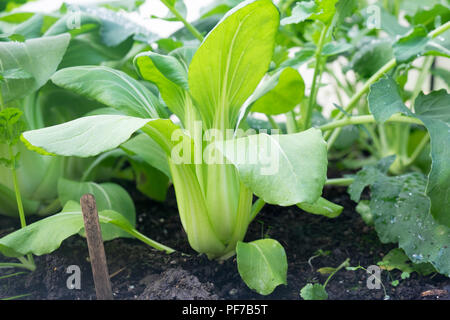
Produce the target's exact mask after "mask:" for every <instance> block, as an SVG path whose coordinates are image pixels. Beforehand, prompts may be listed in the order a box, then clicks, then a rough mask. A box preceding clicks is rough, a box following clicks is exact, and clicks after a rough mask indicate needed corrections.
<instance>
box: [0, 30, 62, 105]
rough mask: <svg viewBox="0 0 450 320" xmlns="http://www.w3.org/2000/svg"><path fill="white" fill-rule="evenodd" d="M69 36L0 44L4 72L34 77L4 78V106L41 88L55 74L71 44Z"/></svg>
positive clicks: (1, 85)
mask: <svg viewBox="0 0 450 320" xmlns="http://www.w3.org/2000/svg"><path fill="white" fill-rule="evenodd" d="M69 40H70V36H69V35H68V34H64V35H60V36H56V37H45V38H38V39H31V40H27V41H25V42H23V43H19V42H0V61H1V62H2V64H1V70H0V71H1V72H2V74H5V73H6V72H8V71H9V70H11V69H13V70H17V69H19V70H21V72H22V73H23V72H26V73H27V74H29V75H32V77H26V78H24V77H19V78H18V79H16V78H9V79H8V78H5V79H4V80H3V81H2V82H1V83H0V90H1V91H2V96H3V100H4V103H7V102H9V101H12V100H15V99H19V98H22V97H24V96H26V95H28V94H30V93H32V92H33V91H35V90H37V89H39V88H40V87H42V86H43V85H44V84H45V83H46V82H47V81H48V79H49V78H50V77H51V75H52V74H53V73H54V72H55V71H56V68H57V67H58V64H59V63H60V62H61V60H62V57H63V56H64V53H65V51H66V49H67V46H68V45H69ZM48 48H51V50H48Z"/></svg>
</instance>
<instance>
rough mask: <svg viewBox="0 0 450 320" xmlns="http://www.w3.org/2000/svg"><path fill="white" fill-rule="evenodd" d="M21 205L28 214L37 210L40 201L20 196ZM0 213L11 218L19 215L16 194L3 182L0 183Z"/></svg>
mask: <svg viewBox="0 0 450 320" xmlns="http://www.w3.org/2000/svg"><path fill="white" fill-rule="evenodd" d="M8 170H9V169H8ZM22 205H23V210H24V211H25V214H26V215H29V214H34V213H36V212H37V210H38V208H39V205H40V203H39V201H33V200H30V199H27V198H25V197H23V196H22ZM0 214H4V215H7V216H10V217H13V218H17V217H18V216H19V209H18V208H17V200H16V194H15V192H14V191H13V190H12V189H10V188H8V187H6V186H4V185H3V184H0Z"/></svg>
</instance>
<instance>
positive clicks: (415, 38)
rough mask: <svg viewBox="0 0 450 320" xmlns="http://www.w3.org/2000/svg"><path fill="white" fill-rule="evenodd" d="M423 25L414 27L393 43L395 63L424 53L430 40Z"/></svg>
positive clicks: (412, 58) (403, 61)
mask: <svg viewBox="0 0 450 320" xmlns="http://www.w3.org/2000/svg"><path fill="white" fill-rule="evenodd" d="M427 35H428V32H427V30H426V29H425V28H424V27H423V26H418V27H415V28H414V29H413V30H411V31H409V32H408V33H407V34H406V35H404V36H402V37H401V38H400V39H398V40H397V42H396V43H394V45H393V48H394V55H395V59H396V60H397V63H399V64H400V63H406V62H409V61H411V60H414V59H415V58H416V57H418V56H421V55H423V54H424V53H425V51H426V50H425V48H426V46H427V44H428V41H429V40H430V39H429V38H428V36H427Z"/></svg>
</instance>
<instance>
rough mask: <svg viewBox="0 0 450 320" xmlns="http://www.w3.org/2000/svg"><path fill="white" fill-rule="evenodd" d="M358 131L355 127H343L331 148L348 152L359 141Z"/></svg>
mask: <svg viewBox="0 0 450 320" xmlns="http://www.w3.org/2000/svg"><path fill="white" fill-rule="evenodd" d="M359 131H360V130H359V129H358V127H357V126H353V125H350V126H345V127H343V128H342V130H341V133H340V134H339V136H338V138H337V139H336V142H335V143H334V144H333V148H335V149H337V150H348V148H350V147H351V146H352V145H354V143H355V141H357V140H358V139H359Z"/></svg>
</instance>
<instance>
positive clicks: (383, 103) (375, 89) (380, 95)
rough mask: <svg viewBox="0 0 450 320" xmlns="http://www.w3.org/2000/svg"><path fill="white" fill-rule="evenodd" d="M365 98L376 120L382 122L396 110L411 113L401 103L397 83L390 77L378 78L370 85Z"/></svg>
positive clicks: (396, 111)
mask: <svg viewBox="0 0 450 320" xmlns="http://www.w3.org/2000/svg"><path fill="white" fill-rule="evenodd" d="M367 99H368V102H369V108H370V112H371V113H372V114H373V116H374V117H375V120H376V121H377V122H380V123H383V122H385V121H386V120H387V119H389V118H390V117H391V116H392V115H393V114H395V113H398V112H401V113H404V114H407V115H409V114H411V112H410V111H409V109H408V108H407V107H406V106H405V104H404V103H403V100H402V98H401V96H400V93H399V91H398V86H397V83H396V82H395V81H394V80H393V79H392V78H391V77H386V78H383V79H380V80H379V81H378V82H376V83H374V84H373V85H371V86H370V92H369V96H368V98H367Z"/></svg>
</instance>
